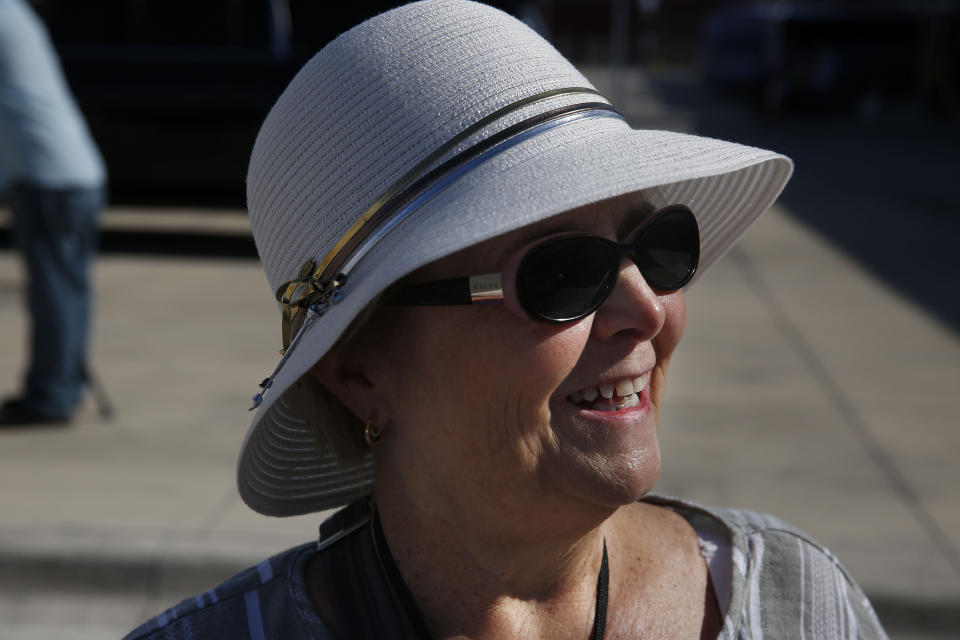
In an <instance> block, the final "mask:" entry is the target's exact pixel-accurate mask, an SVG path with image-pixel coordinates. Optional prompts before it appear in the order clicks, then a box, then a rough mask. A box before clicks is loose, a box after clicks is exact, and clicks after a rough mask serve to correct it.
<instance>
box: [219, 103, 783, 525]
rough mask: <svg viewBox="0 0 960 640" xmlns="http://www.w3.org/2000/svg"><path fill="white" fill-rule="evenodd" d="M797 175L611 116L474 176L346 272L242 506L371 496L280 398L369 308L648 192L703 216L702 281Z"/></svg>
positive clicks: (244, 458)
mask: <svg viewBox="0 0 960 640" xmlns="http://www.w3.org/2000/svg"><path fill="white" fill-rule="evenodd" d="M792 170H793V165H792V162H791V161H790V160H789V158H787V157H785V156H782V155H780V154H777V153H774V152H772V151H765V150H761V149H756V148H753V147H747V146H743V145H739V144H736V143H731V142H726V141H722V140H715V139H711V138H703V137H698V136H692V135H687V134H681V133H674V132H667V131H651V130H634V129H631V128H630V127H629V125H627V124H626V123H625V122H624V121H622V120H619V119H614V118H592V119H584V120H579V121H576V122H572V123H569V124H567V125H565V126H563V127H558V128H556V129H552V130H550V131H547V132H545V133H543V134H541V135H539V136H537V137H535V138H532V139H530V140H528V141H525V142H523V143H522V144H519V145H517V146H515V147H513V148H511V149H509V150H508V151H506V152H504V153H502V154H500V155H497V156H495V157H494V158H492V159H490V160H489V161H487V162H486V163H484V164H482V165H480V166H478V167H476V168H474V169H473V170H471V171H470V172H469V173H467V174H466V175H464V176H462V177H461V178H459V179H458V180H457V181H455V182H453V183H452V184H450V185H449V186H448V187H447V188H446V189H445V190H443V191H442V192H440V193H439V194H437V195H436V196H434V197H433V198H432V199H431V200H430V201H428V202H427V203H425V204H424V205H422V207H421V208H420V209H418V210H417V211H416V212H415V213H414V214H413V215H411V216H410V217H409V218H408V219H406V220H405V221H404V222H403V223H402V224H401V225H400V226H398V227H397V228H396V229H394V230H393V231H391V233H390V234H389V235H387V236H386V237H385V238H384V239H383V240H382V241H381V242H379V243H378V244H377V245H376V246H375V247H374V248H373V249H372V250H371V251H370V253H369V254H367V255H366V256H365V257H364V258H363V260H361V261H360V262H359V263H358V264H357V265H356V267H355V269H354V270H353V272H352V273H351V274H350V279H349V282H348V286H347V288H346V289H345V290H344V293H345V295H344V298H343V300H342V301H341V302H340V303H338V304H337V305H336V306H334V307H332V308H331V309H330V310H329V311H328V312H327V313H326V314H325V315H324V316H323V318H322V319H321V320H318V321H317V322H315V323H313V325H311V326H310V327H309V329H307V330H306V331H305V332H304V334H303V336H302V337H301V339H300V343H299V344H298V346H297V348H296V350H295V351H294V352H293V353H292V354H291V356H290V358H289V360H288V361H287V363H286V365H285V366H284V367H283V369H282V370H281V371H280V373H279V374H278V375H277V377H276V378H275V380H274V382H273V386H272V388H271V390H270V392H269V393H268V394H267V395H266V397H265V399H264V402H263V404H262V405H261V406H260V408H259V410H258V412H257V414H256V416H255V417H254V420H253V423H252V425H251V426H250V430H249V431H248V433H247V436H246V439H245V440H244V443H243V447H242V449H241V453H240V458H239V462H238V467H237V478H238V487H239V489H240V495H241V497H242V498H243V500H244V502H245V503H246V504H247V505H249V506H250V507H251V508H252V509H254V510H255V511H258V512H260V513H262V514H265V515H273V516H292V515H299V514H304V513H310V512H314V511H320V510H323V509H327V508H331V507H335V506H338V505H341V504H344V503H345V502H348V501H350V500H351V499H354V498H356V497H359V496H360V495H363V494H365V493H369V492H370V491H371V485H372V482H373V463H372V460H371V459H370V458H369V456H368V458H367V459H365V460H364V462H363V463H362V464H361V465H359V466H351V467H347V466H344V465H341V464H339V462H338V461H337V459H336V457H335V456H334V454H333V452H332V450H331V448H330V445H329V443H327V442H326V440H325V438H324V437H323V434H322V433H320V432H317V431H316V429H315V428H314V427H312V426H309V425H307V424H306V422H305V421H304V420H302V419H301V418H300V417H299V416H297V415H296V413H294V412H292V411H291V410H290V407H289V406H288V404H287V403H286V402H284V401H283V395H284V393H285V391H286V390H287V389H288V388H289V387H290V385H291V384H293V383H294V382H296V381H297V380H298V379H299V378H300V377H301V376H302V375H303V374H304V373H305V372H306V371H307V370H309V369H310V367H312V366H313V364H314V363H316V362H317V360H319V359H320V358H321V357H322V356H323V355H324V354H325V353H326V352H327V350H328V349H329V348H330V347H331V346H332V345H333V344H334V343H335V342H336V341H337V339H338V338H339V337H340V335H341V334H342V333H343V332H344V330H345V329H346V328H347V327H348V326H349V325H350V323H351V322H352V321H353V319H354V318H355V317H356V316H357V314H358V313H359V312H360V311H361V310H362V309H363V308H364V306H366V305H367V303H369V302H370V300H372V299H373V298H374V297H375V296H376V295H377V294H378V293H379V292H381V291H382V290H383V289H385V288H386V287H388V286H389V285H390V284H392V283H393V282H395V281H397V280H398V279H400V278H402V277H403V276H404V275H406V274H407V273H410V272H411V271H414V270H415V269H417V268H418V267H420V266H423V265H425V264H428V263H430V262H432V261H434V260H437V259H439V258H442V257H444V256H446V255H449V254H451V253H454V252H456V251H458V250H460V249H464V248H466V247H468V246H471V245H474V244H477V243H478V242H481V241H483V240H485V239H488V238H492V237H495V236H498V235H501V234H504V233H507V232H509V231H512V230H514V229H518V228H521V227H524V226H526V225H529V224H532V223H535V222H538V221H540V220H544V219H547V218H550V217H552V216H554V215H558V214H560V213H563V212H565V211H569V210H571V209H575V208H577V207H581V206H583V205H587V204H590V203H594V202H599V201H601V200H606V199H608V198H613V197H616V196H621V195H624V194H628V193H634V192H638V191H643V192H644V195H645V198H646V199H647V200H648V201H650V202H651V204H653V205H655V206H662V205H666V204H675V203H681V204H685V205H687V206H688V207H690V209H691V210H692V211H693V212H694V214H695V215H696V217H697V221H698V224H699V226H700V234H701V255H700V267H699V269H698V272H697V275H696V277H695V278H694V281H696V280H698V279H699V278H700V277H701V276H702V275H703V274H704V273H705V272H706V271H707V270H708V269H709V268H710V266H711V265H712V264H713V263H715V262H716V261H717V260H718V259H719V258H720V257H721V256H722V255H723V254H724V253H725V252H726V251H727V250H729V248H730V247H731V246H732V245H733V244H734V243H735V242H736V241H737V239H739V238H740V236H742V235H743V233H744V232H745V231H746V230H747V229H748V228H749V227H750V225H751V224H753V222H754V221H755V220H756V219H757V218H758V217H759V216H760V215H761V214H762V213H763V212H764V211H765V210H766V209H767V208H768V207H769V206H770V205H771V204H772V203H773V202H774V200H776V198H777V196H778V195H779V194H780V192H781V190H782V189H783V187H784V185H785V184H786V182H787V180H788V179H789V177H790V174H791V172H792ZM691 284H692V282H691ZM687 286H688V287H689V286H690V285H687Z"/></svg>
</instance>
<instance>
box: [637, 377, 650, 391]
mask: <svg viewBox="0 0 960 640" xmlns="http://www.w3.org/2000/svg"><path fill="white" fill-rule="evenodd" d="M649 380H650V374H649V373H645V374H643V375H642V376H640V377H639V378H634V379H633V391H634V393H640V392H641V391H643V390H644V389H646V388H647V382H648V381H649Z"/></svg>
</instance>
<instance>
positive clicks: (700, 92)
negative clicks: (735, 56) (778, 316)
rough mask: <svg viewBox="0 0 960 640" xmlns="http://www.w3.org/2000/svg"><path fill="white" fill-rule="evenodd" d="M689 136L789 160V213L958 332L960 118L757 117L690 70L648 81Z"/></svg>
mask: <svg viewBox="0 0 960 640" xmlns="http://www.w3.org/2000/svg"><path fill="white" fill-rule="evenodd" d="M651 80H652V82H653V86H654V87H655V90H656V91H657V93H658V97H659V98H660V99H661V100H663V101H664V102H665V103H666V104H667V105H668V106H669V107H670V108H676V109H682V110H685V111H688V112H690V113H692V115H693V120H694V123H695V127H696V132H697V133H699V134H702V135H706V136H711V137H716V138H725V139H729V140H735V141H737V142H742V143H745V144H750V145H755V146H758V147H765V148H769V149H774V150H776V151H779V152H781V153H784V154H786V155H788V156H790V157H792V158H793V160H794V162H795V163H796V168H795V172H794V175H793V178H792V180H791V182H790V184H789V186H788V187H787V189H786V191H785V192H784V194H783V196H782V198H781V202H783V203H784V204H785V205H786V206H787V208H788V209H789V211H790V213H791V214H792V215H794V216H795V217H796V218H798V219H799V220H801V221H802V222H803V223H805V224H807V225H808V226H810V227H811V228H813V229H814V230H816V231H817V232H818V233H820V234H821V235H822V236H824V237H825V238H827V239H828V240H829V241H830V242H832V243H833V244H834V245H836V246H837V247H839V248H840V249H842V250H843V251H845V252H846V253H847V254H848V255H850V256H852V257H853V258H854V259H855V260H857V261H859V262H860V263H861V264H862V265H863V266H864V267H866V268H867V269H868V270H869V271H871V272H872V273H874V274H875V275H876V276H877V277H879V278H881V279H882V280H884V281H885V282H886V283H888V284H889V285H890V286H892V287H893V288H895V289H897V290H898V291H899V292H901V293H902V294H903V295H904V296H906V297H907V298H909V299H911V300H912V301H913V302H915V303H917V304H919V305H921V306H922V307H924V308H925V309H927V310H928V311H929V312H930V313H931V314H933V315H934V316H936V317H937V318H938V319H939V320H940V321H941V322H943V323H944V324H945V325H947V326H949V327H950V328H952V329H953V330H954V331H955V332H960V297H958V296H957V295H956V290H957V280H958V276H960V259H958V257H957V256H958V247H957V240H958V239H960V189H958V186H960V121H958V120H956V119H954V120H953V121H949V120H938V119H937V118H936V117H934V116H927V115H926V114H923V113H920V112H919V111H911V110H909V109H908V108H907V107H902V108H900V109H899V110H896V111H894V110H889V111H888V112H885V113H880V114H877V115H875V116H873V117H871V118H863V117H859V116H857V115H856V114H836V115H829V114H827V115H810V114H789V113H788V114H783V115H780V116H777V117H763V116H761V115H759V114H757V113H756V112H754V111H752V110H751V108H750V107H749V105H747V104H746V103H739V102H735V101H733V100H732V98H731V97H728V96H721V95H717V94H716V93H715V92H713V91H711V90H710V89H709V88H707V87H706V86H704V85H703V84H701V83H700V82H699V81H698V80H697V78H696V77H695V76H694V75H690V74H686V75H684V74H680V75H660V76H658V77H654V78H652V79H651Z"/></svg>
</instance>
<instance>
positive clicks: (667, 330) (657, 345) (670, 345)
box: [652, 291, 687, 408]
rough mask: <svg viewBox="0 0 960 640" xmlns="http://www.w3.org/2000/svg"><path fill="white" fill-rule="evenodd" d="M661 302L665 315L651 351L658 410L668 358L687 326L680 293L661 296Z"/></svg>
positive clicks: (685, 306) (654, 398)
mask: <svg viewBox="0 0 960 640" xmlns="http://www.w3.org/2000/svg"><path fill="white" fill-rule="evenodd" d="M661 302H662V304H663V308H664V313H665V317H664V322H663V328H662V329H661V330H660V333H658V334H657V335H656V337H655V338H654V339H653V349H654V351H655V352H656V354H657V367H656V371H655V372H654V375H655V376H657V378H658V379H657V380H656V384H654V385H653V387H652V390H653V392H654V397H653V401H654V405H655V406H656V407H658V408H659V406H660V398H661V397H662V396H663V391H664V388H665V384H666V375H667V369H668V368H669V366H670V358H671V357H672V356H673V352H674V351H675V350H676V348H677V345H679V344H680V339H681V338H683V331H684V329H685V328H686V326H687V305H686V301H685V300H684V298H683V292H682V291H678V292H676V293H673V294H670V295H668V296H663V297H662V298H661Z"/></svg>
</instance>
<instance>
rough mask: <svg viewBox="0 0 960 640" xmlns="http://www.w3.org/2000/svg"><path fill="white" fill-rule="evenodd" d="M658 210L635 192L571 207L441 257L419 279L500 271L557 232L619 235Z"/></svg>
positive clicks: (420, 272) (420, 271)
mask: <svg viewBox="0 0 960 640" xmlns="http://www.w3.org/2000/svg"><path fill="white" fill-rule="evenodd" d="M653 211H654V207H653V205H651V204H650V203H648V202H647V201H646V199H645V198H644V197H643V194H642V193H640V192H638V193H631V194H627V195H625V196H619V197H616V198H611V199H608V200H602V201H600V202H595V203H592V204H589V205H585V206H583V207H578V208H576V209H571V210H569V211H565V212H564V213H560V214H558V215H555V216H553V217H550V218H547V219H545V220H541V221H539V222H536V223H534V224H531V225H528V226H525V227H521V228H519V229H516V230H514V231H511V232H509V233H505V234H503V235H501V236H497V237H495V238H490V239H489V240H485V241H483V242H480V243H478V244H476V245H474V246H472V247H468V248H466V249H463V250H461V251H458V252H457V253H454V254H452V255H449V256H446V257H445V258H441V259H440V260H437V261H436V262H433V263H431V264H429V265H427V266H425V267H423V268H421V269H420V270H418V271H417V276H418V277H417V278H416V279H418V280H419V279H423V278H426V277H449V276H453V275H468V274H477V273H483V272H487V271H491V272H492V271H499V270H500V267H501V266H503V263H504V261H506V260H507V258H509V257H510V256H511V255H513V254H514V253H515V252H516V251H518V250H519V249H521V248H522V247H523V246H525V245H527V244H529V243H530V242H533V241H534V240H537V239H538V238H542V237H544V236H548V235H551V234H554V233H564V232H579V233H589V234H593V235H598V236H603V237H606V238H610V239H611V240H613V239H619V238H623V237H624V236H626V235H627V234H628V233H629V232H630V231H632V230H633V229H635V228H636V227H637V225H639V224H640V223H641V222H642V221H643V219H644V218H646V217H647V216H648V215H650V214H651V213H652V212H653Z"/></svg>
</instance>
